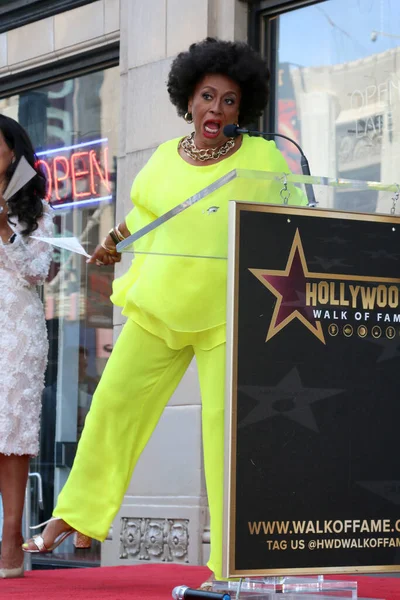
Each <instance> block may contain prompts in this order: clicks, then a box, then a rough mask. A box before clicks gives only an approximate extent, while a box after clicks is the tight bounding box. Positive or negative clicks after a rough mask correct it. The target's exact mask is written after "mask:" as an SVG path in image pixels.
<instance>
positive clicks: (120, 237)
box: [114, 225, 126, 242]
mask: <svg viewBox="0 0 400 600" xmlns="http://www.w3.org/2000/svg"><path fill="white" fill-rule="evenodd" d="M114 231H115V233H116V234H117V236H118V237H119V241H120V242H123V241H124V240H125V239H126V238H125V236H124V235H122V233H121V230H120V228H119V225H116V226H115V227H114Z"/></svg>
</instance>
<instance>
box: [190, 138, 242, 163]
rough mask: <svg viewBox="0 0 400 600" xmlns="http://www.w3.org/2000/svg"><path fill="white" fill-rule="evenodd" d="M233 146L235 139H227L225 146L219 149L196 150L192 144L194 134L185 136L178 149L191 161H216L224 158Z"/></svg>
mask: <svg viewBox="0 0 400 600" xmlns="http://www.w3.org/2000/svg"><path fill="white" fill-rule="evenodd" d="M234 145H235V138H229V139H228V140H227V141H226V142H225V144H222V146H220V147H219V148H197V146H196V144H195V143H194V132H193V133H191V134H190V135H187V136H185V137H184V138H182V139H181V140H180V141H179V144H178V149H179V148H182V150H183V151H184V152H185V154H187V155H188V156H190V158H192V159H193V160H201V161H205V160H218V158H220V157H221V156H225V154H227V153H228V152H229V150H231V149H232V148H233V147H234Z"/></svg>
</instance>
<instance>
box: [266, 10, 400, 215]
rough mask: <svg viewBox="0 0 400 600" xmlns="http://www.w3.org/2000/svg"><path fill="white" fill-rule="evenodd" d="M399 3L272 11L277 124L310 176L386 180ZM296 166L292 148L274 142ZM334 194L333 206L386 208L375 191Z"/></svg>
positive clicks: (398, 87)
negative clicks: (275, 34)
mask: <svg viewBox="0 0 400 600" xmlns="http://www.w3.org/2000/svg"><path fill="white" fill-rule="evenodd" d="M399 19H400V7H399V6H398V5H397V3H396V2H393V1H391V0H329V1H326V2H320V3H317V4H313V5H311V6H308V7H303V8H299V9H297V10H293V11H290V12H287V13H285V14H282V15H281V16H279V17H278V53H277V59H276V60H277V62H276V75H277V80H276V86H277V87H276V89H277V97H276V107H277V108H276V120H277V123H276V127H278V130H279V131H280V132H281V133H283V134H286V135H288V136H290V137H292V138H294V139H295V140H296V141H297V142H299V143H300V144H301V145H302V147H303V149H304V151H305V154H306V155H307V157H308V160H309V163H310V167H311V171H312V172H313V173H314V174H317V175H326V176H330V177H344V178H349V179H361V180H369V181H383V182H385V183H393V182H395V181H397V180H398V164H399V152H400V71H399V66H398V65H397V60H398V59H399V58H400V52H399V50H400V33H399V27H398V24H399ZM279 145H280V147H281V149H282V150H283V151H284V152H285V154H286V157H287V159H288V162H289V166H290V168H291V169H292V170H293V171H294V172H301V171H300V168H299V160H298V154H297V152H296V149H295V148H293V147H292V146H291V145H290V144H289V143H285V144H279ZM361 196H362V200H361V199H360V198H357V197H356V196H355V194H354V193H345V194H339V195H338V194H337V195H336V199H335V207H336V208H349V207H350V203H351V206H352V207H353V208H354V209H355V210H368V211H375V210H380V209H382V210H383V211H386V210H387V209H386V203H387V197H386V196H385V206H383V204H382V202H383V197H382V198H381V197H380V194H378V192H368V193H363V194H362V195H361Z"/></svg>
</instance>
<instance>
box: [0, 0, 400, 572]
mask: <svg viewBox="0 0 400 600" xmlns="http://www.w3.org/2000/svg"><path fill="white" fill-rule="evenodd" d="M399 25H400V8H399V7H397V5H396V6H395V5H394V4H393V3H392V4H391V3H390V1H389V0H368V1H367V0H365V2H359V1H358V0H346V1H345V0H321V1H315V0H314V1H308V0H297V1H289V0H285V1H284V0H261V1H251V0H248V1H246V0H149V2H143V0H86V1H85V0H53V1H51V2H49V1H48V0H31V2H25V3H24V6H23V7H21V3H20V2H18V1H17V0H11V1H9V2H3V3H2V6H1V7H0V111H1V112H3V113H4V114H7V115H9V116H12V117H14V118H16V119H17V120H19V122H20V123H21V124H22V125H23V126H24V127H25V128H26V129H27V131H28V132H29V134H30V136H31V138H32V141H33V143H34V145H35V148H36V150H37V154H38V158H39V160H40V161H41V164H42V166H43V169H44V170H45V171H46V173H47V176H48V182H49V183H48V193H47V196H48V200H49V201H50V202H51V203H52V205H53V206H54V208H55V211H56V212H55V215H56V216H55V225H56V233H57V235H60V236H64V235H71V234H72V235H76V236H77V237H79V238H80V240H81V243H82V244H83V245H84V246H85V248H86V249H87V251H88V252H89V253H90V251H91V250H93V248H94V247H95V246H96V244H97V243H98V242H99V240H101V239H102V238H103V237H104V235H105V234H106V233H107V231H108V230H109V229H110V227H111V226H112V225H113V224H114V222H119V221H121V220H122V219H123V217H124V215H125V214H126V213H127V212H128V211H129V210H130V208H131V202H130V197H129V196H130V187H131V184H132V181H133V179H134V177H135V175H136V174H137V173H138V171H139V170H140V169H141V167H142V166H143V165H144V164H145V162H146V161H147V160H148V158H149V157H150V156H151V154H152V153H153V152H154V150H155V148H156V147H157V146H158V145H159V144H160V143H161V142H163V141H165V140H167V139H169V138H171V137H177V136H179V135H185V134H186V133H188V132H190V128H189V126H188V125H187V124H186V123H185V122H184V121H183V119H178V117H177V116H176V113H175V109H174V107H172V105H171V104H170V103H169V100H168V95H167V91H166V83H165V82H166V79H167V76H168V71H169V68H170V65H171V62H172V60H173V58H174V57H175V56H176V54H177V53H178V52H180V51H182V50H185V49H187V47H188V46H189V45H190V44H191V43H192V42H194V41H198V40H201V39H203V38H205V37H206V36H216V37H219V38H222V39H235V40H248V41H249V42H250V43H251V44H252V45H253V46H254V47H255V48H256V49H257V50H259V51H260V52H261V53H262V54H263V55H264V56H265V58H266V60H267V61H268V63H269V65H270V70H271V82H270V85H271V94H270V101H269V104H268V106H267V107H266V110H265V114H264V117H263V119H262V120H260V123H259V124H258V125H259V127H260V128H262V129H264V130H266V131H277V132H280V133H282V134H284V135H288V136H289V137H291V138H293V139H294V140H295V141H297V142H298V143H300V144H301V145H302V147H303V149H304V151H305V153H306V155H307V157H308V159H309V163H310V167H311V171H312V173H315V174H318V175H326V176H330V177H347V178H351V179H363V180H382V181H384V182H385V183H393V182H395V181H396V180H398V179H399V178H400V177H399V176H398V175H397V167H398V164H399V161H398V153H399V143H400V139H399V137H400V124H399V115H400V79H399V77H400V73H399V67H398V63H397V57H398V52H399V40H400V34H399ZM278 145H279V147H280V148H281V150H282V151H283V152H284V154H285V156H286V158H287V161H288V164H289V167H290V169H291V170H292V171H294V172H300V169H299V160H298V154H297V151H296V150H295V148H293V147H292V146H291V145H290V143H288V142H285V143H284V144H283V143H279V142H278ZM317 199H319V201H320V203H321V204H322V205H327V206H330V207H335V208H345V209H354V210H360V209H361V210H367V211H368V212H375V211H380V212H388V211H389V209H390V206H391V198H390V195H387V194H383V193H379V194H378V192H374V193H373V192H371V193H368V194H366V195H364V196H363V197H362V199H360V198H359V196H357V195H355V194H354V193H352V194H351V193H350V194H349V193H347V194H336V195H335V196H333V195H332V196H329V195H328V196H326V195H325V196H323V195H322V192H321V195H320V196H318V194H317ZM131 260H132V256H130V255H129V254H125V255H124V256H123V260H122V262H121V263H120V264H119V265H117V267H116V269H115V273H114V271H113V269H111V268H108V267H107V268H104V269H101V270H99V269H97V268H96V267H89V268H88V267H87V265H86V264H85V262H84V260H82V258H80V257H79V256H78V255H70V254H69V253H68V252H66V251H62V250H61V251H60V250H55V252H54V260H53V265H52V269H51V273H50V277H49V280H48V282H47V283H46V285H45V289H44V296H43V301H44V305H45V310H46V319H47V323H48V330H49V337H50V355H49V367H48V371H47V375H46V389H45V393H44V397H43V417H42V434H41V453H40V455H39V457H38V458H37V459H36V460H35V461H34V462H33V464H32V470H34V471H38V472H39V473H40V474H41V476H42V479H43V485H44V511H40V509H39V507H38V504H37V497H38V496H37V489H36V484H35V483H32V515H31V518H32V521H37V520H39V519H40V518H42V517H48V516H50V514H51V511H52V508H53V504H54V498H55V497H56V496H57V494H58V492H59V491H60V489H61V488H62V485H63V484H64V482H65V480H66V478H67V476H68V473H69V469H70V467H71V465H72V461H73V457H74V455H75V450H76V444H77V441H78V440H79V436H80V433H81V430H82V427H83V423H84V419H85V415H86V414H87V411H88V410H89V407H90V402H91V398H92V394H93V391H94V389H95V387H96V384H97V382H98V380H99V378H100V376H101V373H102V371H103V369H104V366H105V364H106V361H107V358H108V356H109V354H110V352H111V349H112V346H113V342H114V341H115V339H116V337H117V336H118V334H119V332H120V331H121V328H122V326H123V317H122V316H121V312H120V310H118V309H115V308H114V309H113V308H112V307H111V305H110V302H109V295H110V291H111V282H112V279H113V277H114V276H118V275H120V274H122V273H123V272H124V271H125V270H126V268H127V267H128V265H129V263H130V261H131ZM68 544H69V545H68ZM68 544H65V545H63V546H61V547H60V548H59V549H58V550H57V552H56V553H55V555H54V557H51V558H49V557H44V558H43V557H39V558H38V559H37V563H36V564H39V563H40V562H45V563H48V564H54V565H55V564H57V565H60V564H66V565H72V564H76V563H77V562H79V563H81V562H83V563H86V564H88V565H89V564H90V565H92V564H100V561H101V564H102V565H113V564H121V565H123V564H132V563H135V562H141V561H147V562H148V561H150V562H151V561H157V562H158V561H172V562H178V563H191V564H203V563H205V562H206V560H207V557H208V554H209V518H208V509H207V494H206V489H205V482H204V476H203V464H202V447H201V404H200V395H199V386H198V381H197V373H196V366H195V363H193V364H192V365H191V366H190V367H189V369H188V372H187V374H186V375H185V377H184V379H183V381H182V382H181V384H180V386H179V388H178V389H177V391H176V393H175V394H174V397H173V398H172V399H171V402H170V404H169V406H168V407H167V408H166V410H165V412H164V414H163V417H162V418H161V420H160V422H159V424H158V427H157V429H156V431H155V433H154V435H153V437H152V439H151V440H150V442H149V444H148V446H147V447H146V449H145V451H144V453H143V455H142V457H141V458H140V461H139V463H138V466H137V468H136V470H135V473H134V475H133V478H132V481H131V484H130V486H129V489H128V490H127V493H126V495H125V498H124V501H123V504H122V506H121V509H120V511H119V512H118V514H117V516H116V518H115V520H114V523H113V526H112V528H111V529H110V533H109V536H108V539H107V540H106V542H105V543H104V544H103V546H102V548H101V550H100V546H99V545H98V544H96V543H94V544H93V545H92V549H91V550H90V551H89V550H88V551H83V552H82V551H75V550H74V548H73V546H72V542H68Z"/></svg>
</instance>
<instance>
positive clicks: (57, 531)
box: [22, 518, 73, 552]
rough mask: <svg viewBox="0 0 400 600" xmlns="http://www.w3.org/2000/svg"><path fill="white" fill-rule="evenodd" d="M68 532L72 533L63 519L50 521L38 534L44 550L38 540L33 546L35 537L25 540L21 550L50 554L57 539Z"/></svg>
mask: <svg viewBox="0 0 400 600" xmlns="http://www.w3.org/2000/svg"><path fill="white" fill-rule="evenodd" d="M68 531H70V532H72V531H73V529H72V527H71V526H70V525H68V523H66V522H65V521H63V519H58V518H55V519H51V520H50V521H49V522H48V523H47V525H46V527H45V528H44V529H43V531H42V532H41V533H40V534H39V537H41V538H42V539H43V544H44V548H43V549H42V547H41V544H40V540H39V539H38V540H37V542H38V543H37V544H35V541H34V539H35V536H33V537H32V538H31V539H29V540H27V541H26V542H25V543H24V544H22V550H24V551H25V552H32V551H33V552H35V551H36V552H37V551H38V550H39V551H41V552H51V550H52V547H53V545H54V543H55V542H56V541H57V539H58V538H59V537H60V536H61V535H62V534H63V533H67V532H68Z"/></svg>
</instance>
